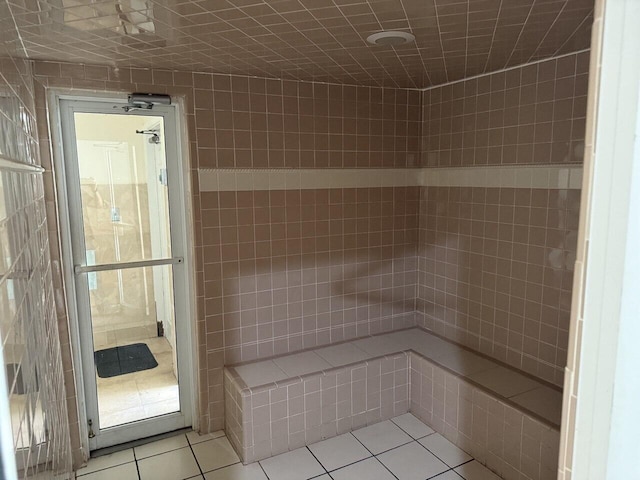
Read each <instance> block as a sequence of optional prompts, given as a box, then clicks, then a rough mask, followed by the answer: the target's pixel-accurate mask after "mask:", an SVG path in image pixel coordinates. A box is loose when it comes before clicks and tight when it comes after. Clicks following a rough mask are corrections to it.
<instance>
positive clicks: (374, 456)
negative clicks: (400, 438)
mask: <svg viewBox="0 0 640 480" xmlns="http://www.w3.org/2000/svg"><path fill="white" fill-rule="evenodd" d="M349 433H350V434H351V435H353V432H349ZM353 438H355V439H356V440H357V441H358V442H360V440H359V439H358V437H356V436H355V435H353ZM409 443H411V442H409ZM360 444H361V445H362V446H363V447H364V448H365V449H366V450H367V451H368V452H369V453H370V454H371V455H372V456H373V458H375V459H376V460H377V461H378V463H380V465H382V466H383V467H384V468H385V469H386V470H387V471H388V472H389V473H390V474H391V475H393V478H395V479H398V477H397V476H396V475H395V473H393V472H392V471H391V470H389V468H388V467H387V466H386V465H385V464H384V463H382V462H381V461H380V459H379V458H378V455H381V454H383V453H385V452H380V453H379V454H378V455H375V454H374V453H373V452H372V451H371V450H369V449H368V448H367V446H366V445H365V444H364V443H362V442H360ZM405 445H407V444H406V443H405ZM400 446H402V445H400ZM392 450H393V449H392ZM388 451H389V450H387V452H388ZM398 480H399V479H398Z"/></svg>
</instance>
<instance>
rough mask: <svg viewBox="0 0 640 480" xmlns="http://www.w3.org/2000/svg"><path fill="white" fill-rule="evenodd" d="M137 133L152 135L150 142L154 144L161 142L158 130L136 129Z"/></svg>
mask: <svg viewBox="0 0 640 480" xmlns="http://www.w3.org/2000/svg"><path fill="white" fill-rule="evenodd" d="M136 133H139V134H141V135H151V136H150V137H149V143H151V144H153V145H159V144H160V135H158V130H136Z"/></svg>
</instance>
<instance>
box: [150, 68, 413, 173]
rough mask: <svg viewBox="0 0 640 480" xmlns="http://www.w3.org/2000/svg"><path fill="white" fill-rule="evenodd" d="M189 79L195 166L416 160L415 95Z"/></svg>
mask: <svg viewBox="0 0 640 480" xmlns="http://www.w3.org/2000/svg"><path fill="white" fill-rule="evenodd" d="M176 75H177V74H176ZM157 77H158V75H154V77H153V80H154V81H156V78H157ZM193 81H194V84H193V85H194V102H195V103H194V106H195V116H196V126H197V132H196V138H197V139H198V157H199V164H198V165H199V166H200V167H219V168H228V167H244V168H248V167H253V168H267V167H268V168H282V167H286V168H299V167H303V168H305V167H306V168H326V167H331V168H354V167H358V168H361V167H364V168H367V167H408V166H413V165H417V163H418V161H419V151H420V128H421V112H420V92H419V91H417V90H399V89H391V88H387V89H383V88H370V87H354V86H348V85H329V84H322V83H308V82H296V81H288V80H284V81H281V80H270V79H263V78H247V77H238V76H225V75H204V74H196V75H194V76H193Z"/></svg>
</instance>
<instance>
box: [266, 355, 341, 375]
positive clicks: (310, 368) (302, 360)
mask: <svg viewBox="0 0 640 480" xmlns="http://www.w3.org/2000/svg"><path fill="white" fill-rule="evenodd" d="M273 361H274V362H275V364H276V365H277V366H278V367H280V369H281V370H282V371H283V372H284V373H286V374H287V376H288V377H297V376H299V375H305V374H307V373H313V372H319V371H321V370H328V369H330V368H331V365H330V364H329V363H328V362H327V361H326V360H325V359H323V358H322V357H321V356H320V355H317V354H316V353H315V352H302V353H296V354H294V355H287V356H286V357H280V358H276V359H274V360H273Z"/></svg>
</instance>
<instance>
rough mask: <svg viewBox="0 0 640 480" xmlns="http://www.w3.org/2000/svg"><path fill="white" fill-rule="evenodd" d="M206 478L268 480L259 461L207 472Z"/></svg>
mask: <svg viewBox="0 0 640 480" xmlns="http://www.w3.org/2000/svg"><path fill="white" fill-rule="evenodd" d="M204 478H205V479H206V480H268V479H267V476H266V475H265V474H264V472H263V471H262V468H260V465H258V463H252V464H251V465H242V464H241V463H238V464H236V465H231V466H229V467H225V468H221V469H220V470H214V471H213V472H209V473H205V475H204Z"/></svg>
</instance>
